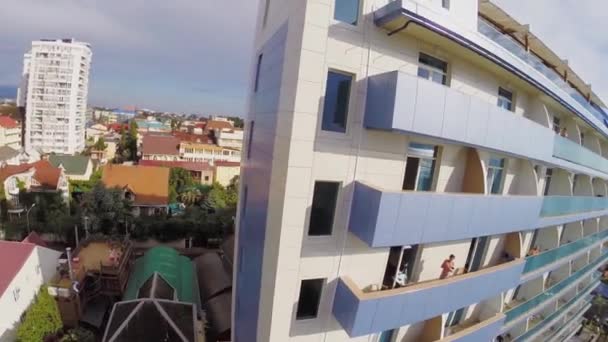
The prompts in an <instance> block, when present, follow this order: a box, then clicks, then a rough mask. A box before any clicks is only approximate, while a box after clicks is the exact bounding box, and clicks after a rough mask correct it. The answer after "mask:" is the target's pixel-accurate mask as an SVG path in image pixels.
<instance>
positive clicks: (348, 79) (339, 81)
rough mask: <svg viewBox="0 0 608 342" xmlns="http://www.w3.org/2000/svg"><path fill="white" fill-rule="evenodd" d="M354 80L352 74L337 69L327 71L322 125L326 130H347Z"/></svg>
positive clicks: (343, 131) (342, 131) (341, 131)
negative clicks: (336, 70) (351, 89)
mask: <svg viewBox="0 0 608 342" xmlns="http://www.w3.org/2000/svg"><path fill="white" fill-rule="evenodd" d="M352 81H353V76H352V75H348V74H344V73H341V72H335V71H330V72H328V73H327V84H326V88H325V103H324V105H323V124H322V127H321V129H323V130H324V131H332V132H340V133H345V132H346V121H347V118H348V103H349V102H350V88H351V83H352Z"/></svg>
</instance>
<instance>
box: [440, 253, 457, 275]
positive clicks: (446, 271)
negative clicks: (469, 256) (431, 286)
mask: <svg viewBox="0 0 608 342" xmlns="http://www.w3.org/2000/svg"><path fill="white" fill-rule="evenodd" d="M454 260H456V256H454V254H450V257H449V258H448V259H445V260H444V261H443V263H442V264H441V276H439V279H445V278H447V277H449V276H450V274H451V273H453V272H454Z"/></svg>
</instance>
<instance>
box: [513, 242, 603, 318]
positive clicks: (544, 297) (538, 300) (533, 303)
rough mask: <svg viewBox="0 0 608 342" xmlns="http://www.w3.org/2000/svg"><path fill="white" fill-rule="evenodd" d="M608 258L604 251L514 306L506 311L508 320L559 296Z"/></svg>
mask: <svg viewBox="0 0 608 342" xmlns="http://www.w3.org/2000/svg"><path fill="white" fill-rule="evenodd" d="M607 259H608V253H604V254H603V255H602V256H601V257H600V258H598V259H597V260H596V261H595V262H592V263H590V264H589V265H587V266H585V267H583V268H581V269H580V270H578V271H576V272H574V273H572V275H570V276H569V277H568V278H566V279H564V280H562V281H560V282H559V283H557V284H555V285H553V286H552V287H550V288H549V289H548V290H546V291H545V292H542V293H540V294H539V295H537V296H536V297H534V298H532V299H530V300H529V301H527V302H525V303H522V304H520V305H518V306H516V307H514V308H513V309H511V310H509V311H507V312H505V315H506V316H507V319H506V322H510V321H512V320H514V319H516V318H518V317H520V316H521V315H524V314H526V313H527V312H529V311H530V310H532V309H534V308H535V307H537V306H539V305H540V304H542V303H544V302H546V301H549V300H551V299H554V298H556V297H559V296H560V294H561V291H562V290H564V289H565V288H567V287H568V286H570V285H572V284H573V283H574V282H576V281H578V280H579V279H580V278H581V276H583V275H584V274H585V273H587V272H589V271H590V270H593V269H597V268H598V267H600V266H601V265H602V263H603V262H605V261H606V260H607Z"/></svg>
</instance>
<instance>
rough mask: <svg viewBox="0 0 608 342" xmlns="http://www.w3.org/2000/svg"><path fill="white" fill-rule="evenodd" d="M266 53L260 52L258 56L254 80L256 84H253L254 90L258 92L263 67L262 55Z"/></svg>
mask: <svg viewBox="0 0 608 342" xmlns="http://www.w3.org/2000/svg"><path fill="white" fill-rule="evenodd" d="M263 56H264V55H263V54H260V55H259V56H258V63H257V64H256V67H255V80H254V84H253V91H254V92H257V91H258V86H259V85H260V69H261V68H262V57H263Z"/></svg>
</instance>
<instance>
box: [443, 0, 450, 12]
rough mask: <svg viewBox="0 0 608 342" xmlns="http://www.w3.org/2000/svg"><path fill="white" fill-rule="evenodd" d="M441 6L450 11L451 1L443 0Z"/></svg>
mask: <svg viewBox="0 0 608 342" xmlns="http://www.w3.org/2000/svg"><path fill="white" fill-rule="evenodd" d="M441 6H442V7H443V8H445V9H447V10H449V9H450V0H441Z"/></svg>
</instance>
